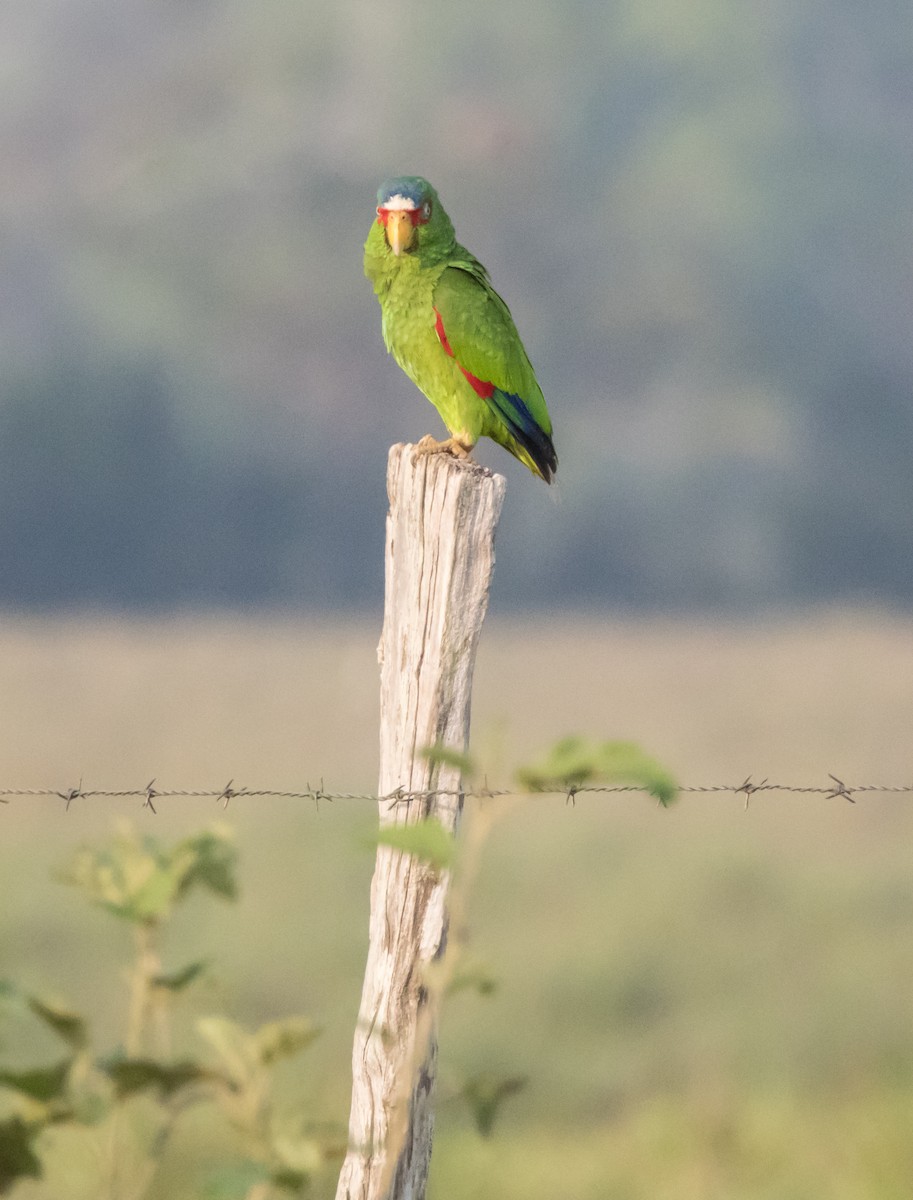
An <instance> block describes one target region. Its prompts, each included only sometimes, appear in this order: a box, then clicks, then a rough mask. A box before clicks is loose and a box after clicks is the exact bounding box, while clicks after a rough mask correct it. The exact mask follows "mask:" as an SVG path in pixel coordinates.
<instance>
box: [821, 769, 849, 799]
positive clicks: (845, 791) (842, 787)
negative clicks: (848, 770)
mask: <svg viewBox="0 0 913 1200" xmlns="http://www.w3.org/2000/svg"><path fill="white" fill-rule="evenodd" d="M827 776H828V779H833V781H834V784H835V785H836V786H835V787H834V790H833V791H831V792H828V794H827V798H828V800H836V799H838V797H840V796H843V798H844V799H845V800H849V802H850V804H855V803H856V801H855V800H854V799H853V793H852V790H851V789H850V788H848V787H847V786H846V784H845V783H844V782H843V780H842V779H838V778H837V776H836V775H832V774H831V773H830V771H828V773H827Z"/></svg>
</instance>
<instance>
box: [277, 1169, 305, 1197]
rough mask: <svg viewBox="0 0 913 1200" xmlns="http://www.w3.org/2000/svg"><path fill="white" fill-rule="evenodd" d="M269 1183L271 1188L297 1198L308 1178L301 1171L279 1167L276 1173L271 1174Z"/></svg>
mask: <svg viewBox="0 0 913 1200" xmlns="http://www.w3.org/2000/svg"><path fill="white" fill-rule="evenodd" d="M269 1181H270V1183H271V1184H272V1185H273V1187H277V1188H280V1189H281V1190H282V1191H283V1192H291V1193H292V1195H293V1196H297V1195H299V1194H300V1193H301V1189H302V1188H303V1187H304V1185H305V1184H306V1183H307V1181H308V1177H307V1175H305V1174H304V1173H303V1172H302V1171H293V1170H292V1169H291V1168H290V1167H280V1169H279V1170H278V1171H273V1172H272V1174H271V1175H270V1177H269Z"/></svg>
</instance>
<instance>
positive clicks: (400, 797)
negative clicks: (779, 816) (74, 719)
mask: <svg viewBox="0 0 913 1200" xmlns="http://www.w3.org/2000/svg"><path fill="white" fill-rule="evenodd" d="M828 778H829V779H830V781H831V782H830V784H828V785H827V786H808V785H802V784H789V783H771V782H769V780H768V779H767V777H766V776H765V777H764V779H762V780H761V781H760V783H754V782H753V781H752V777H751V775H748V776H747V777H746V779H745V781H744V783H742V784H740V785H739V786H738V787H733V785H732V784H731V783H728V784H724V783H715V784H704V785H695V784H682V785H681V786H680V787H678V788H677V789H676V791H677V794H678V795H680V796H685V795H688V796H695V795H698V796H711V795H716V794H729V795H736V796H744V797H745V807H746V808H748V807H749V804H750V802H751V798H752V797H753V796H754V795H755V794H756V793H757V792H783V793H785V794H787V795H792V796H823V797H824V798H825V799H826V800H834V799H840V798H842V799H844V800H848V801H849V802H850V804H855V803H856V799H857V797H858V796H859V795H860V793H863V792H878V793H881V794H883V795H894V796H900V795H907V796H909V795H913V783H905V784H878V783H858V784H855V785H853V786H852V787H850V786H848V785H847V784H846V783H844V782H843V780H842V779H840V778H839V777H838V776H837V775H833V774H831V773H830V772H828ZM155 785H156V780H155V778H153V779H150V780H149V782H148V783H147V784H146V786H145V787H136V788H118V789H113V788H91V789H86V788H83V785H82V779H80V781H79V785H78V786H77V787H68V788H63V789H57V788H53V787H43V788H17V787H3V788H0V804H7V805H8V804H9V801H10V799H11V798H12V797H17V798H20V799H24V798H27V799H38V798H40V797H54V796H56V797H59V799H61V800H63V802H64V804H65V805H66V807H67V809H69V807H70V805H71V804H72V803H73V801H74V800H87V799H108V800H120V799H139V800H141V801H142V808H144V809H146V808H148V809H149V811H150V812H151V813H153V814H157V811H158V810H157V807H156V803H155V802H156V801H158V800H161V799H168V798H173V799H190V800H205V799H211V800H215V801H216V802H217V803H219V804H222V806H223V807H225V808H227V807H228V804H229V802H230V801H232V800H234V799H236V798H238V797H247V798H248V799H273V800H313V801H314V804H315V806H316V807H317V809H318V810H319V808H320V801H321V800H327V801H329V802H330V803H332V802H333V801H335V800H340V801H344V800H352V801H359V802H362V801H363V802H365V803H373V804H379V805H385V806H386V807H387V808H388V809H389V808H392V807H395V806H396V805H398V804H407V805H408V804H412V803H413V802H414V801H428V800H435V799H444V798H447V797H449V798H453V797H455V796H462V797H464V798H466V799H476V800H495V799H502V798H503V799H509V798H519V797H521V796H525V797H527V798H529V797H532V796H534V795H536V796H543V797H545V796H564V800H565V804H567V805H569V806H572V807H575V806H576V803H577V797H578V796H583V795H590V796H596V795H619V794H621V793H629V792H630V793H635V792H640V793H642V794H647V793H648V792H649V789H648V788H647V787H646V786H644V785H642V784H632V783H616V784H612V783H600V784H586V783H573V784H566V785H563V786H562V785H561V784H560V783H558V782H557V781H556V782H554V783H553V784H551V785H550V786H549V788H548V789H544V790H541V791H540V790H539V789H536V790H535V791H532V790H530V789H529V788H524V787H521V786H515V787H512V788H509V787H508V788H492V787H490V786H489V784H488V779H487V778H486V779H485V780H484V781H483V783H482V784H481V785H480V786H478V787H469V788H460V789H454V788H435V789H429V790H427V791H421V790H415V791H408V790H407V789H406V787H405V786H404V785H402V784H400V786H399V787H396V788H394V789H393V791H392V792H388V793H387V794H386V795H385V796H380V795H376V794H375V793H373V792H344V791H332V790H328V789H327V787H326V785H325V783H324V781H323V779H321V780H320V786H319V787H311V785H310V783H308V784H306V786H305V788H304V789H302V790H290V791H286V790H281V789H279V788H268V787H267V788H246V787H235V781H234V779H230V780H229V781H228V783H226V784H225V786H224V787H221V788H166V787H156V786H155Z"/></svg>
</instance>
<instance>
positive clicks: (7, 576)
mask: <svg viewBox="0 0 913 1200" xmlns="http://www.w3.org/2000/svg"><path fill="white" fill-rule="evenodd" d="M0 21H2V35H3V36H2V39H0V42H2V49H0V67H2V77H3V88H4V104H3V106H2V111H0V144H2V147H3V159H4V186H3V197H2V201H0V232H2V244H3V275H4V287H3V288H2V289H0V348H2V352H3V356H4V361H5V364H6V369H5V371H4V374H3V382H2V387H0V562H2V571H0V603H3V604H4V605H6V606H15V607H26V608H28V607H62V606H70V605H77V606H86V605H96V606H114V607H123V606H145V607H161V606H169V605H181V606H190V605H195V604H206V605H210V606H211V605H213V604H222V605H229V606H238V605H245V604H266V605H271V606H276V605H302V604H303V605H307V606H310V607H321V606H327V605H332V606H334V607H335V608H338V607H339V606H348V607H362V606H364V605H365V604H367V603H371V602H374V601H376V600H377V599H378V597H379V596H380V591H381V584H380V550H379V544H380V536H381V532H380V531H381V523H382V517H383V507H384V500H383V477H384V467H385V457H386V448H387V446H388V445H389V444H390V443H391V442H394V441H403V440H412V441H414V440H417V439H418V437H420V436H421V435H422V434H424V433H426V432H429V431H436V430H438V418H437V416H436V414H435V413H434V412H433V411H432V409H431V408H430V407H429V406H428V404H427V402H426V401H425V400H424V399H423V398H422V397H421V396H420V395H419V394H418V393H417V392H416V391H415V389H414V388H413V387H412V385H411V384H409V383H408V381H407V380H405V379H404V378H403V377H401V375H400V373H399V371H398V370H397V368H396V367H395V366H394V365H393V364H392V362H390V361H389V360H388V359H387V358H386V356H385V354H384V351H383V347H382V343H381V338H380V329H379V313H378V311H377V309H376V304H375V301H374V299H373V297H372V296H371V293H370V289H369V287H368V286H367V284H366V283H365V281H364V280H363V278H362V276H361V246H362V242H363V240H364V237H365V234H366V232H367V229H368V226H369V223H370V221H371V219H372V215H373V207H374V191H375V189H376V187H377V185H378V183H379V182H380V180H381V179H382V178H383V177H385V176H387V175H390V174H394V173H400V172H403V171H418V172H421V173H424V174H426V175H428V176H429V177H430V178H431V179H432V180H433V181H434V182H435V184H436V185H437V187H438V189H439V191H440V193H441V195H442V198H443V200H444V202H445V203H446V205H447V207H448V211H449V212H450V213H451V215H452V217H453V219H454V222H455V224H456V227H457V231H458V234H459V235H460V237H461V240H463V241H464V242H465V243H466V244H468V245H469V246H471V247H472V249H473V250H474V251H475V252H476V253H478V254H479V256H480V257H481V258H482V259H483V261H484V262H485V263H486V264H487V265H488V266H489V268H490V269H491V271H492V274H493V276H494V279H495V282H496V284H497V286H498V288H499V290H501V291H502V292H503V294H504V296H505V298H506V299H507V301H508V303H509V304H510V305H511V307H512V310H513V312H514V315H515V317H516V319H517V323H518V325H519V327H520V329H521V332H522V334H523V337H524V340H525V341H526V344H527V348H528V349H529V352H530V355H531V357H532V359H533V361H534V363H535V364H536V366H537V369H538V371H539V374H540V377H541V380H542V383H543V387H544V390H545V393H546V395H547V397H548V399H549V402H550V405H551V408H552V411H553V415H554V419H555V425H556V439H557V445H558V451H559V456H560V458H561V469H560V474H559V479H560V488H561V493H562V499H563V503H562V505H561V506H560V507H558V508H554V507H553V506H551V505H550V504H549V503H548V500H547V497H546V494H545V489H544V488H541V487H538V486H536V485H535V483H534V481H533V480H531V479H529V478H528V477H527V476H526V475H525V474H524V473H523V471H522V469H521V468H519V467H517V466H516V465H515V464H514V463H512V462H511V461H509V460H508V459H507V458H506V456H505V455H503V454H502V453H501V452H500V451H498V450H496V449H494V448H487V449H482V450H481V451H480V455H481V457H482V459H483V460H484V461H485V462H486V463H488V464H490V465H493V466H496V467H497V468H498V469H499V470H505V471H506V472H507V473H508V474H509V475H510V477H511V489H510V496H509V499H508V504H507V509H506V513H505V517H504V523H503V525H502V531H501V538H500V546H499V565H498V586H497V593H498V594H497V598H496V602H497V603H503V604H504V605H505V606H507V605H514V606H515V605H526V606H530V605H533V606H535V605H542V604H546V603H549V604H552V603H563V604H567V605H576V606H581V605H593V606H600V605H604V604H613V605H616V606H619V605H623V606H640V607H664V608H682V607H695V606H703V607H707V606H712V607H720V606H730V607H732V606H735V607H750V606H757V605H766V604H771V603H775V602H779V601H783V600H789V601H792V602H796V601H807V600H820V599H823V598H827V599H832V598H848V597H849V598H859V597H862V596H866V597H877V598H880V599H882V600H888V601H893V602H899V603H901V604H909V603H910V601H911V600H913V567H911V563H913V522H911V520H910V517H909V514H910V512H911V510H913V474H911V472H910V470H909V448H910V445H911V444H913V405H911V402H910V396H911V392H913V339H911V338H910V332H909V319H910V312H911V299H913V297H911V279H913V270H911V268H913V236H911V235H913V229H911V216H910V204H909V197H910V195H911V192H913V141H911V133H910V131H911V129H913V86H911V82H910V81H911V79H913V10H911V9H910V6H909V5H908V4H902V3H899V2H898V0H872V3H870V4H867V5H865V6H860V5H858V4H854V3H851V2H850V0H827V2H825V0H796V2H795V3H792V4H783V3H773V4H767V5H763V6H756V7H754V8H749V9H746V6H745V5H744V4H740V3H737V2H736V0H692V2H690V3H687V4H685V3H684V2H682V0H609V2H608V3H606V2H603V0H563V2H562V3H557V4H551V3H545V0H533V2H532V3H520V0H504V2H503V3H501V4H499V5H497V6H495V7H492V6H489V5H481V4H478V3H474V2H469V3H464V4H458V5H454V4H447V3H444V2H443V0H431V2H430V3H426V4H422V5H417V4H410V3H407V2H406V0H389V2H388V3H387V4H385V5H382V6H378V5H376V4H369V3H367V0H310V2H307V0H305V2H302V0H294V2H293V0H262V2H261V3H259V4H257V5H250V4H245V3H241V2H239V0H194V2H193V3H186V4H173V3H169V2H167V0H117V2H116V3H115V2H114V0H80V3H78V4H74V3H72V2H71V0H9V2H8V3H7V4H6V5H5V6H4V12H3V16H2V18H0Z"/></svg>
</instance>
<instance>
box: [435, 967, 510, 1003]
mask: <svg viewBox="0 0 913 1200" xmlns="http://www.w3.org/2000/svg"><path fill="white" fill-rule="evenodd" d="M497 990H498V981H497V979H496V978H495V976H494V975H492V974H491V972H490V971H488V970H486V969H485V967H471V968H468V969H466V970H464V971H461V970H459V969H457V971H456V973H455V974H454V976H453V978H452V979H451V981H450V983H449V984H448V986H447V995H448V996H452V995H453V994H454V993H455V992H463V991H474V992H478V994H479V995H480V996H491V995H493V994H494V993H495V992H496V991H497Z"/></svg>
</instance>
